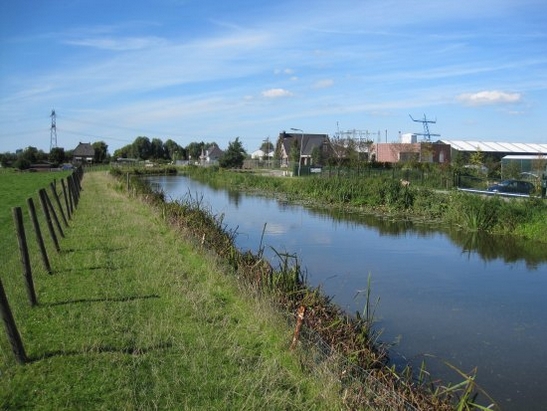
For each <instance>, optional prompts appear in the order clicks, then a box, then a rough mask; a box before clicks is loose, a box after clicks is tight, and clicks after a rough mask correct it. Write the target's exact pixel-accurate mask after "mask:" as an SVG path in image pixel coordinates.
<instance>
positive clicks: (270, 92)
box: [262, 88, 292, 98]
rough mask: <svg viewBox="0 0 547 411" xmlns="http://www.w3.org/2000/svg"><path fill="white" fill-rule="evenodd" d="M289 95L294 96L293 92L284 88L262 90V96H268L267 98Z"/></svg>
mask: <svg viewBox="0 0 547 411" xmlns="http://www.w3.org/2000/svg"><path fill="white" fill-rule="evenodd" d="M289 96H292V93H291V92H290V91H288V90H285V89H282V88H271V89H269V90H264V91H263V92H262V97H266V98H279V97H289Z"/></svg>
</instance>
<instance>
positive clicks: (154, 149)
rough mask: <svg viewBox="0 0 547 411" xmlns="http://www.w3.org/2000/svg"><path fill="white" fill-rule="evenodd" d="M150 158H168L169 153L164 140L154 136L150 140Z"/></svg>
mask: <svg viewBox="0 0 547 411" xmlns="http://www.w3.org/2000/svg"><path fill="white" fill-rule="evenodd" d="M150 158H153V159H155V160H163V159H165V158H167V153H166V152H165V148H164V146H163V141H161V140H160V139H159V138H153V139H152V141H151V142H150Z"/></svg>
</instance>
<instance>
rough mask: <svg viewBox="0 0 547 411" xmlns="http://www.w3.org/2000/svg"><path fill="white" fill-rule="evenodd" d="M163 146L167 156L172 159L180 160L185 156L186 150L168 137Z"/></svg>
mask: <svg viewBox="0 0 547 411" xmlns="http://www.w3.org/2000/svg"><path fill="white" fill-rule="evenodd" d="M163 147H164V150H165V153H166V155H167V157H168V158H170V159H171V160H173V161H176V160H182V159H185V158H186V150H185V149H184V148H183V147H181V146H179V145H178V144H177V143H176V142H175V141H173V140H171V139H168V140H167V141H166V142H165V143H164V144H163Z"/></svg>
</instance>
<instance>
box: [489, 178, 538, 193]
mask: <svg viewBox="0 0 547 411" xmlns="http://www.w3.org/2000/svg"><path fill="white" fill-rule="evenodd" d="M534 189H535V187H534V185H533V184H532V183H531V182H529V181H521V180H503V181H502V182H500V183H498V184H494V185H493V186H490V187H488V189H487V190H488V191H492V192H495V193H512V194H530V193H532V192H533V191H534Z"/></svg>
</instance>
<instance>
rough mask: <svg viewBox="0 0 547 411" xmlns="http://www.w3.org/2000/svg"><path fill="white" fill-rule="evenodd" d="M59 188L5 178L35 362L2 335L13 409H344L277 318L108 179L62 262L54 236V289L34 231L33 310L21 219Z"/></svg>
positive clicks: (21, 323) (18, 310)
mask: <svg viewBox="0 0 547 411" xmlns="http://www.w3.org/2000/svg"><path fill="white" fill-rule="evenodd" d="M51 177H57V178H59V175H48V174H24V175H23V174H21V175H8V174H2V175H0V189H1V190H2V192H3V196H2V200H1V202H0V205H1V207H0V216H1V218H2V220H1V221H2V225H1V227H0V230H1V231H0V238H1V245H2V246H3V248H2V249H3V256H2V260H3V262H4V263H5V264H4V266H3V268H4V269H3V270H2V273H1V275H2V281H3V283H4V287H5V289H6V293H7V296H8V299H9V301H10V304H11V306H12V310H13V314H14V317H15V320H16V322H17V325H18V327H19V331H20V334H21V336H22V339H23V342H24V345H25V349H26V352H27V355H28V356H29V357H30V360H31V361H30V362H29V363H27V364H25V365H22V366H20V365H17V364H16V363H15V360H14V359H13V356H12V355H11V351H10V349H9V345H8V343H7V340H6V336H5V334H4V332H3V330H2V332H1V333H0V347H1V352H2V354H1V357H0V408H1V409H55V410H62V409H70V410H74V409H86V410H87V409H105V410H106V409H108V410H112V409H192V410H197V409H204V410H205V409H207V410H210V409H226V410H233V409H239V410H242V409H272V410H273V409H275V410H278V409H317V410H320V409H325V410H333V409H342V408H343V405H342V401H341V398H340V395H339V386H338V384H337V382H335V381H334V379H333V378H332V377H331V376H330V375H329V374H324V375H314V376H313V377H312V376H310V375H309V374H307V373H305V372H303V371H302V369H301V367H300V364H299V362H298V359H297V357H296V356H295V355H294V354H293V353H291V352H290V351H289V350H288V344H289V343H290V338H291V335H292V331H291V330H290V329H288V328H287V325H286V323H285V321H284V320H283V319H282V318H281V317H279V316H278V315H277V314H276V311H275V310H274V309H273V308H271V306H270V305H269V304H267V303H265V302H264V301H261V300H258V299H256V298H252V297H251V295H250V294H248V292H247V291H245V290H244V289H242V288H241V287H240V286H239V285H238V283H236V280H235V277H234V276H225V275H219V273H222V272H224V271H225V270H227V267H226V266H224V265H221V264H219V262H218V260H217V259H216V258H215V256H213V255H209V254H207V253H206V252H204V251H203V250H200V249H198V247H196V246H195V245H193V244H192V242H189V241H186V240H184V239H182V238H181V237H180V235H178V234H177V233H176V232H175V231H174V230H172V229H171V228H170V227H168V226H167V225H166V224H165V221H164V220H162V219H161V218H160V217H159V216H158V215H156V214H154V212H153V210H152V209H151V208H150V207H148V206H147V205H145V204H143V203H141V202H138V201H132V200H131V199H128V198H127V196H126V195H125V194H123V193H122V192H120V191H119V190H116V188H117V187H118V183H114V182H113V180H112V179H111V178H110V177H109V176H108V175H106V174H105V173H103V172H96V173H88V174H86V175H85V176H84V181H83V191H82V197H81V199H80V204H79V207H78V209H77V210H76V211H75V214H74V216H73V219H72V220H71V221H70V223H69V225H70V227H69V228H67V229H65V234H66V238H64V239H61V249H62V252H61V253H60V254H56V253H55V252H54V249H53V246H52V244H51V242H50V241H48V240H49V239H48V238H47V235H45V237H46V247H47V248H48V251H49V255H50V259H51V265H52V267H53V271H54V272H53V274H52V275H48V274H47V273H45V270H43V269H42V268H41V264H40V261H39V259H38V257H37V253H36V246H35V245H34V243H35V241H34V238H33V236H32V234H30V229H29V227H28V224H27V237H28V242H29V246H30V247H31V255H32V256H33V257H32V262H33V273H34V282H35V287H36V292H37V296H38V301H39V305H38V306H37V307H34V308H30V307H29V305H28V303H27V301H26V295H25V291H24V287H23V286H22V279H21V268H20V266H19V263H18V254H17V250H16V245H14V244H16V241H15V237H14V232H13V223H12V221H11V207H12V206H17V205H19V206H21V207H23V209H24V217H25V219H26V220H28V218H27V213H26V205H25V201H26V198H27V197H28V196H30V195H33V194H34V193H35V191H36V189H38V188H41V187H45V186H46V185H47V184H46V183H47V182H48V179H49V178H51ZM27 179H28V180H27ZM12 183H15V185H14V184H12ZM44 231H45V230H44V229H43V232H44Z"/></svg>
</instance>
